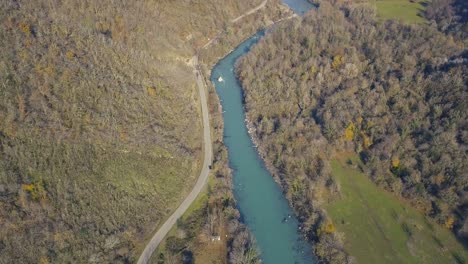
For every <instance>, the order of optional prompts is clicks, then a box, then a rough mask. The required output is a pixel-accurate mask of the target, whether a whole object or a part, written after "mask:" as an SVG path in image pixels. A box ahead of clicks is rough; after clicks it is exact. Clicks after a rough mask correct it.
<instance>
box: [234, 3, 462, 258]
mask: <svg viewBox="0 0 468 264" xmlns="http://www.w3.org/2000/svg"><path fill="white" fill-rule="evenodd" d="M453 21H455V20H453ZM455 35H456V37H455V38H454V37H452V35H451V34H450V35H446V34H444V33H443V32H440V31H439V30H438V28H437V27H436V26H430V25H426V24H420V25H405V24H402V23H399V22H396V21H384V22H382V21H378V20H377V19H376V15H375V10H374V9H373V8H372V7H369V6H367V5H362V4H361V5H354V6H353V5H348V6H341V7H340V8H338V7H337V6H332V5H330V4H329V3H327V2H325V1H323V2H322V3H321V5H320V8H319V9H318V10H317V11H312V12H310V13H309V14H308V15H306V17H305V18H304V19H303V20H302V21H299V20H295V21H293V22H291V23H288V24H285V25H280V26H278V27H277V28H275V29H274V30H272V32H271V34H267V35H266V37H265V38H264V39H262V40H261V41H260V43H259V44H258V45H257V46H255V47H254V48H253V49H252V51H251V52H250V53H249V54H248V55H247V56H245V57H244V58H243V59H242V61H241V62H240V64H239V67H238V73H239V76H240V79H241V81H242V85H243V87H244V89H245V102H246V109H247V116H248V119H249V120H250V122H251V123H252V124H253V125H254V127H255V128H256V132H255V137H256V138H257V139H258V140H259V142H260V147H259V149H260V151H261V153H262V154H263V155H264V156H265V159H266V162H267V164H270V165H271V166H270V168H271V169H272V170H273V171H274V172H275V174H277V175H278V176H279V177H280V179H281V181H282V185H283V186H284V188H285V190H286V191H287V195H288V197H289V199H290V201H291V203H292V204H293V206H294V208H295V210H296V212H297V213H298V214H299V216H300V219H301V221H302V222H303V224H304V226H305V229H306V230H308V234H309V236H310V238H311V239H314V240H315V241H316V243H317V247H316V252H317V254H318V255H320V256H324V259H326V260H327V261H329V262H336V263H343V262H345V261H350V260H349V259H347V258H346V256H345V254H343V253H342V245H341V243H340V241H341V240H342V237H341V236H340V235H335V234H333V232H324V231H323V230H326V227H327V217H326V214H325V212H323V211H321V210H320V207H321V204H322V203H323V202H325V201H326V200H327V199H330V198H331V197H333V194H335V193H339V186H338V185H337V184H336V183H335V182H334V180H333V178H332V177H330V165H329V159H330V157H332V156H333V155H334V154H335V153H339V152H349V151H352V152H356V153H358V154H359V155H360V157H361V160H362V161H363V162H364V163H365V166H364V167H363V170H365V172H366V173H367V174H368V175H369V177H371V178H372V180H373V181H374V182H375V183H376V184H378V185H380V186H382V187H384V188H386V189H388V190H390V191H392V192H393V193H394V194H395V195H397V196H401V197H403V198H404V199H406V200H408V201H410V202H411V204H412V205H413V206H414V207H416V208H417V209H419V210H420V211H421V212H423V213H424V214H426V215H427V216H430V217H432V218H433V219H435V220H436V221H437V222H438V223H440V224H441V225H444V226H446V227H447V228H449V229H453V231H454V232H455V233H456V234H457V236H458V238H459V239H460V240H462V241H464V242H465V243H466V241H467V239H468V221H467V216H468V205H467V203H468V200H467V199H468V195H467V187H468V177H467V164H468V162H467V156H466V155H467V143H468V137H467V136H468V131H467V128H468V127H467V125H468V123H467V119H466V117H467V116H468V111H467V109H468V108H467V104H466V98H467V92H468V91H467V90H468V89H467V87H468V86H467V83H468V77H467V75H466V73H467V72H468V63H467V62H468V57H467V52H466V48H465V47H464V45H463V41H464V39H461V40H460V39H459V36H463V34H458V33H457V34H455ZM324 228H325V229H324ZM345 259H347V260H345Z"/></svg>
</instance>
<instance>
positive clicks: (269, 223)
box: [211, 0, 315, 264]
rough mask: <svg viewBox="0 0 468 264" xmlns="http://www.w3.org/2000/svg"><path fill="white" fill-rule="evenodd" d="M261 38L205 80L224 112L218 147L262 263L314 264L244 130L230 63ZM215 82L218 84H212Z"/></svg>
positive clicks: (300, 10)
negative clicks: (224, 148) (222, 146)
mask: <svg viewBox="0 0 468 264" xmlns="http://www.w3.org/2000/svg"><path fill="white" fill-rule="evenodd" d="M284 3H286V4H287V5H288V6H290V7H291V9H293V10H294V11H295V12H296V13H297V14H299V15H302V14H304V13H305V12H306V11H307V10H310V9H311V8H313V5H312V4H310V3H309V2H307V0H284ZM263 35H264V32H263V31H261V32H258V33H257V34H255V35H254V36H252V37H251V38H249V39H248V40H246V41H245V42H243V43H242V44H241V45H239V46H238V47H237V48H236V49H235V50H234V51H233V52H231V53H230V54H229V55H228V56H226V57H225V58H223V59H222V60H220V61H219V62H218V64H217V65H216V66H215V67H214V68H213V70H212V75H211V81H212V82H213V83H214V84H215V87H216V91H217V93H218V96H219V98H220V100H221V105H222V106H223V111H224V113H223V117H224V143H225V144H226V146H227V148H228V153H229V165H230V167H231V168H232V169H233V172H234V195H235V197H236V199H237V202H238V208H239V211H240V213H241V216H242V219H243V221H244V223H245V224H246V225H247V226H248V227H249V229H250V230H251V231H252V233H253V235H254V237H255V240H256V242H257V247H258V249H259V250H260V254H261V259H262V261H263V263H266V264H275V263H277V264H294V263H314V262H315V261H314V257H313V254H312V248H311V245H310V244H308V243H307V242H305V241H304V240H303V239H302V237H301V236H300V234H299V233H298V221H297V219H296V217H295V216H294V213H293V211H292V209H291V208H290V206H289V204H288V202H287V200H286V198H285V197H284V195H283V192H282V190H281V188H280V187H279V186H278V184H276V182H275V181H274V180H273V177H272V176H271V175H270V173H269V172H268V170H267V169H266V168H265V165H264V163H263V161H262V159H261V158H260V157H259V155H258V152H257V150H256V148H255V147H254V145H253V143H252V140H251V138H250V136H249V134H248V132H247V128H246V126H245V125H246V124H245V121H244V120H245V113H244V108H243V101H242V87H241V86H240V84H239V81H238V80H237V78H236V75H235V62H236V61H237V60H238V59H239V58H240V57H241V56H242V55H244V54H245V53H246V52H248V51H249V49H250V48H251V47H252V46H253V45H254V44H255V43H257V42H258V40H259V39H260V38H261V37H262V36H263ZM219 77H222V79H223V81H218V78H219Z"/></svg>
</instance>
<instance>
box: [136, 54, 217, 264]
mask: <svg viewBox="0 0 468 264" xmlns="http://www.w3.org/2000/svg"><path fill="white" fill-rule="evenodd" d="M192 65H193V66H194V72H195V75H196V79H197V86H198V92H199V93H200V102H201V110H202V122H203V150H204V153H205V155H204V158H203V165H202V170H201V172H200V176H199V177H198V180H197V182H196V183H195V186H194V187H193V189H192V191H191V192H190V193H189V195H188V196H187V197H186V198H185V200H184V201H183V202H182V203H181V204H180V205H179V207H178V208H177V209H176V210H175V212H174V213H173V214H172V215H171V216H170V217H169V218H168V219H167V220H166V222H165V223H164V224H163V225H162V226H161V228H159V230H158V231H157V232H156V234H154V236H153V237H152V238H151V240H150V242H149V243H148V244H147V245H146V247H145V250H144V251H143V253H142V254H141V255H140V258H139V259H138V262H137V263H138V264H146V263H148V261H149V259H150V258H151V255H152V254H153V252H154V250H155V249H156V248H157V247H158V245H159V243H161V241H162V240H163V239H164V237H165V236H166V235H167V233H168V232H169V231H170V230H171V228H172V226H174V224H175V223H176V222H177V219H179V218H180V217H181V216H182V215H183V214H184V213H185V211H186V210H187V209H188V208H189V206H190V205H191V204H192V202H193V201H194V200H195V198H197V196H198V194H199V193H200V192H201V190H202V189H203V187H204V186H205V184H206V182H207V181H208V174H209V167H208V166H210V165H211V161H212V160H213V147H212V145H211V131H210V119H209V116H208V104H207V98H206V92H205V91H206V88H205V83H204V81H203V79H202V76H203V75H202V74H201V72H200V71H199V69H198V57H197V56H194V57H193V58H192Z"/></svg>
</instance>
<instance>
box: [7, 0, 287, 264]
mask: <svg viewBox="0 0 468 264" xmlns="http://www.w3.org/2000/svg"><path fill="white" fill-rule="evenodd" d="M260 2H261V1H235V2H232V1H202V2H200V1H146V0H145V1H124V0H117V1H92V0H86V1H68V0H65V1H56V0H38V1H13V0H11V1H10V0H6V1H0V46H1V47H2V48H1V49H0V80H1V81H0V87H1V88H0V94H1V96H0V156H1V159H0V256H1V258H0V263H41V264H45V263H130V262H134V261H136V259H137V258H138V256H139V254H140V252H141V250H142V249H143V246H144V245H145V243H146V241H147V240H148V239H149V238H150V237H151V235H152V234H153V232H155V230H156V229H157V228H158V226H159V225H161V224H162V222H163V221H164V220H165V218H166V217H168V215H169V214H170V213H171V211H172V210H174V208H175V207H176V206H177V205H178V204H179V203H180V202H181V201H182V199H183V198H184V197H185V195H186V194H187V193H188V192H189V190H190V189H191V186H192V185H193V183H194V182H195V180H196V178H197V177H198V173H199V163H201V162H200V160H201V158H202V147H201V144H202V140H201V139H202V137H201V122H200V115H199V107H200V106H199V99H198V98H199V97H198V96H199V95H198V92H197V89H195V79H194V78H195V77H194V74H193V68H192V67H191V66H190V64H189V59H190V58H191V57H192V56H193V55H194V54H195V51H196V50H197V49H199V48H200V47H201V46H203V45H204V44H205V43H206V42H207V41H208V40H209V39H210V38H212V37H213V36H215V35H216V34H218V33H219V32H220V31H223V30H226V29H229V28H230V26H229V25H228V24H229V23H228V21H230V20H231V19H233V18H235V17H237V16H239V15H240V14H242V13H243V12H245V10H249V9H250V8H253V7H254V6H256V5H258V4H259V3H260ZM270 2H271V5H268V6H267V7H266V9H265V10H268V12H269V13H271V14H273V13H274V12H275V11H276V10H277V9H276V7H277V4H278V1H270ZM251 19H253V18H251ZM261 22H263V21H262V20H260V19H259V20H258V21H254V22H252V23H249V27H250V28H255V27H258V26H259V24H260V23H261ZM241 24H242V23H239V24H237V25H236V28H238V31H240V30H241V29H244V27H241V26H240V25H241ZM238 34H240V33H239V32H238ZM231 39H232V40H234V39H235V38H234V37H232V38H231ZM219 199H221V198H219ZM233 219H235V217H233ZM237 229H241V230H243V231H242V232H241V233H242V234H244V233H247V231H245V227H242V226H240V227H239V228H236V227H234V228H233V229H232V230H233V232H234V231H235V230H237ZM242 236H244V237H245V236H246V235H245V234H244V235H242ZM242 236H241V237H242ZM234 237H235V232H234V233H233V240H235V239H234ZM236 239H237V240H239V239H240V238H236ZM237 240H235V241H237ZM238 244H240V245H242V243H241V242H239V243H238ZM233 254H236V253H233Z"/></svg>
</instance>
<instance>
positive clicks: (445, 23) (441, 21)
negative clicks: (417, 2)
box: [425, 0, 468, 43]
mask: <svg viewBox="0 0 468 264" xmlns="http://www.w3.org/2000/svg"><path fill="white" fill-rule="evenodd" d="M425 16H426V18H427V19H429V20H434V21H435V22H436V23H437V26H438V28H439V29H440V30H441V31H443V32H446V33H449V34H452V35H454V36H455V37H457V38H459V39H460V40H463V41H465V43H466V41H467V38H468V2H467V1H464V0H433V1H431V3H430V4H429V5H428V7H427V9H426V12H425Z"/></svg>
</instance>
